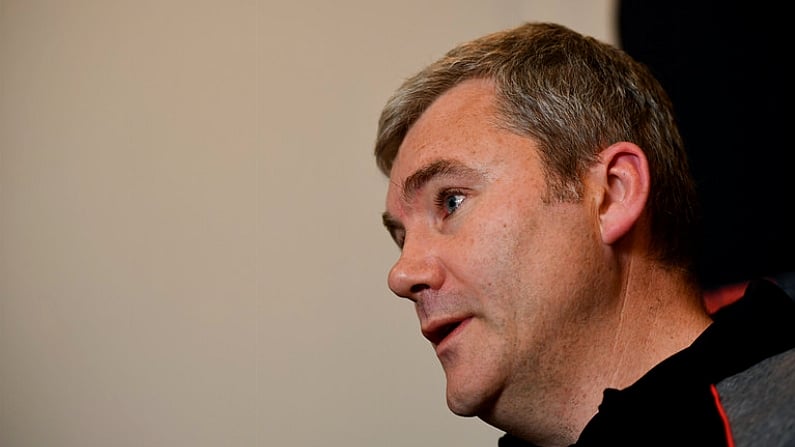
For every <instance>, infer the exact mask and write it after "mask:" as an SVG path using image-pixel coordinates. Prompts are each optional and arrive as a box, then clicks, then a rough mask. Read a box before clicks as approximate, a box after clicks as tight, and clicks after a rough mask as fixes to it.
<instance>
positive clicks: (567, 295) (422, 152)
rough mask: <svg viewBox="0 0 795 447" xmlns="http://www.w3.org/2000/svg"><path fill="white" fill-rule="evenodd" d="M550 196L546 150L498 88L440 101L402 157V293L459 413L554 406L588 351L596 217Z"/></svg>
mask: <svg viewBox="0 0 795 447" xmlns="http://www.w3.org/2000/svg"><path fill="white" fill-rule="evenodd" d="M545 192H546V187H545V179H544V173H543V170H542V166H541V164H540V160H539V158H538V154H537V152H536V148H535V143H534V142H533V140H531V139H529V138H526V137H522V136H519V135H517V134H515V133H512V132H509V131H507V130H505V129H504V128H501V127H500V126H499V125H498V124H497V111H496V104H495V97H494V90H493V87H492V84H491V83H490V82H488V81H485V80H470V81H466V82H464V83H462V84H459V85H458V86H456V87H455V88H453V89H451V90H450V91H448V92H447V93H445V94H444V95H443V96H441V97H440V98H438V99H437V101H435V102H434V103H433V104H432V105H431V107H430V108H429V109H428V110H427V111H426V112H425V113H424V114H423V115H422V116H421V117H420V119H419V120H418V121H417V122H416V123H415V124H414V125H413V127H412V128H411V129H410V131H409V132H408V134H407V135H406V138H405V139H404V141H403V143H402V145H401V147H400V150H399V152H398V155H397V158H396V159H395V161H394V165H393V167H392V171H391V175H390V182H389V189H388V192H387V198H386V209H387V211H386V213H384V222H385V225H386V226H387V228H388V229H389V230H390V232H391V233H392V236H393V238H394V239H395V241H396V242H397V243H398V245H399V246H400V247H401V254H400V258H399V259H398V261H397V262H396V263H395V265H394V267H393V268H392V270H391V271H390V273H389V287H390V289H392V291H394V293H396V294H397V295H399V296H402V297H405V298H408V299H410V300H412V301H413V302H414V304H415V306H416V311H417V315H418V317H419V320H420V325H421V329H422V333H423V335H424V336H425V337H426V338H428V340H429V341H430V342H431V344H432V345H433V347H434V349H435V351H436V355H437V357H438V358H439V360H440V361H441V363H442V367H443V368H444V371H445V375H446V378H447V401H448V406H449V407H450V409H451V410H452V411H453V412H455V413H457V414H460V415H466V416H471V415H478V416H481V417H482V418H484V419H485V420H487V421H488V420H490V419H494V418H498V419H499V418H500V417H501V416H500V413H501V412H506V411H511V410H515V409H516V408H517V405H518V406H522V404H521V403H520V402H518V401H517V400H516V399H517V398H521V399H529V400H530V401H533V402H534V404H535V405H539V406H542V407H543V405H544V401H543V400H544V399H545V398H546V397H548V394H549V393H550V392H551V390H553V389H556V388H557V387H565V386H566V381H567V375H569V374H574V373H573V372H571V371H572V370H573V369H576V368H578V367H579V366H578V364H579V363H580V362H581V359H582V358H584V357H585V354H586V352H585V351H587V348H586V347H585V345H586V344H587V343H584V341H583V340H587V337H588V333H587V329H586V328H585V326H586V325H585V324H583V322H584V321H587V319H588V318H589V317H590V316H591V315H592V314H593V312H594V308H595V305H594V304H593V303H594V298H593V295H598V293H595V291H594V287H595V286H597V285H598V283H599V282H600V280H599V278H600V277H601V275H600V272H599V271H598V270H599V269H598V266H600V265H601V264H600V262H597V260H598V259H599V257H600V256H602V250H603V248H602V246H601V245H600V243H599V238H598V236H597V234H598V228H597V227H598V224H596V223H595V216H596V210H595V207H594V206H592V205H590V204H589V203H587V201H586V202H584V203H581V204H574V203H557V202H555V201H549V202H548V201H545V200H544V199H545ZM592 292H593V293H592ZM545 396H546V397H545Z"/></svg>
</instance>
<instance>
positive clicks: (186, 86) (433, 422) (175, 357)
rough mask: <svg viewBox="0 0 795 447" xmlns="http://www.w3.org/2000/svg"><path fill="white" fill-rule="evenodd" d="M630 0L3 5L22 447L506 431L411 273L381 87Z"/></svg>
mask: <svg viewBox="0 0 795 447" xmlns="http://www.w3.org/2000/svg"><path fill="white" fill-rule="evenodd" d="M611 12H612V11H611V1H609V0H601V1H593V0H569V1H563V2H561V1H556V0H543V1H541V0H536V1H519V0H513V1H507V0H503V1H495V2H483V1H475V0H445V1H434V2H427V1H424V0H407V1H400V2H374V1H372V0H371V1H365V0H342V1H335V2H330V1H321V0H310V1H308V2H278V3H276V2H266V1H262V2H255V1H220V0H219V1H210V0H207V1H153V0H143V1H141V0H139V1H88V0H85V1H69V2H66V1H55V0H53V1H35V0H28V1H25V0H18V1H14V0H0V445H2V446H3V447H23V446H36V447H50V446H52V447H55V446H58V447H71V446H75V447H77V446H80V447H86V446H169V447H173V446H191V447H200V446H321V445H323V446H362V447H364V446H367V447H371V446H416V445H456V446H461V447H466V446H484V445H496V437H497V435H498V433H497V432H496V430H494V429H492V428H490V427H488V426H486V425H485V424H483V423H482V422H480V421H478V420H471V419H462V418H458V417H456V416H454V415H452V414H451V413H449V412H448V410H447V408H446V407H445V404H444V386H443V376H442V371H441V368H440V367H439V365H438V363H437V362H436V360H435V358H434V356H433V353H432V351H431V349H430V348H429V347H428V346H427V343H426V342H424V341H423V339H422V337H421V336H420V334H419V331H418V327H417V326H418V325H417V323H416V319H415V317H414V315H413V310H412V308H411V306H410V305H409V303H408V302H404V301H400V300H398V299H395V298H393V296H392V295H391V294H390V293H389V291H388V290H387V288H386V281H385V275H386V271H387V269H388V268H389V266H390V264H391V262H392V260H393V259H394V258H395V256H396V255H397V250H396V249H395V248H394V247H393V246H392V244H391V242H390V240H389V238H388V237H387V235H386V233H385V232H384V231H383V230H382V229H381V228H380V217H379V216H380V212H381V210H382V206H383V205H382V202H383V193H384V191H385V185H386V180H385V179H383V178H381V177H380V176H379V174H378V172H377V170H376V168H375V166H374V163H373V159H372V156H371V144H372V140H373V137H374V132H375V123H376V119H377V115H378V112H379V110H380V107H381V105H382V104H383V102H384V101H385V100H386V98H387V96H389V95H390V94H391V92H392V90H393V89H394V88H395V87H396V86H397V85H398V84H399V82H400V81H401V80H402V79H403V78H404V77H405V76H407V75H409V74H410V73H412V72H414V71H415V70H417V69H419V68H420V67H421V66H422V65H423V64H425V63H427V62H429V61H430V60H432V59H433V58H435V57H437V56H439V55H441V53H442V52H443V51H445V50H447V49H448V48H449V47H450V46H452V45H453V44H455V43H457V42H459V41H462V40H465V39H469V38H472V37H475V36H477V35H480V34H483V33H485V32H489V31H494V30H497V29H499V28H504V27H507V26H513V25H516V24H518V23H519V22H520V21H522V20H526V19H527V20H534V19H540V20H557V21H561V22H563V23H565V24H568V25H570V26H572V27H574V28H577V29H580V30H582V31H585V32H587V33H590V34H593V35H596V36H597V37H600V38H603V39H608V40H610V39H612V38H613V36H612V34H611V32H610V30H611V26H612V22H611V16H610V15H611Z"/></svg>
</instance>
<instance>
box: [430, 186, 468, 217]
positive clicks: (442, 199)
mask: <svg viewBox="0 0 795 447" xmlns="http://www.w3.org/2000/svg"><path fill="white" fill-rule="evenodd" d="M451 196H464V198H466V194H465V193H464V192H463V191H461V190H460V189H454V188H453V189H443V190H441V191H439V192H438V193H437V194H436V199H435V200H434V203H435V204H436V207H437V208H441V209H443V210H444V212H445V214H447V215H452V214H453V213H455V212H456V211H457V210H458V208H459V207H460V206H461V203H462V202H463V201H464V198H462V199H461V201H460V202H458V204H457V206H456V208H455V209H454V210H453V211H447V199H449V198H450V197H451Z"/></svg>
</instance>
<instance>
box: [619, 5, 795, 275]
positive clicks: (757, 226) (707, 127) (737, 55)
mask: <svg viewBox="0 0 795 447" xmlns="http://www.w3.org/2000/svg"><path fill="white" fill-rule="evenodd" d="M785 5H786V3H785V2H778V3H776V4H775V5H774V4H773V3H772V2H753V1H751V2H742V4H740V2H732V1H730V2H694V1H682V0H676V1H662V0H619V1H618V10H617V11H616V12H617V14H618V16H617V18H618V20H617V23H618V28H619V29H618V35H619V43H620V46H622V48H623V49H624V50H625V51H626V52H627V53H629V54H630V55H632V56H633V57H635V58H636V59H637V60H639V61H641V62H643V63H645V64H646V65H648V66H649V67H650V68H651V70H652V71H653V72H654V73H655V75H656V76H657V77H658V78H659V79H660V81H661V82H662V83H663V86H664V87H665V89H666V90H667V91H668V93H669V95H670V96H671V99H672V101H673V103H674V108H675V113H676V116H677V120H678V122H679V125H680V129H681V132H682V136H683V138H684V141H685V145H686V147H687V149H688V153H689V156H690V160H691V168H692V171H693V174H694V176H695V178H696V181H697V183H698V188H699V195H700V197H701V201H702V206H703V213H704V221H703V243H702V244H701V246H700V249H699V253H700V260H699V262H698V271H699V275H700V278H701V281H702V283H703V285H704V286H705V287H707V288H713V287H717V286H719V285H723V284H731V283H736V282H740V281H744V280H746V279H749V278H751V277H755V276H763V275H769V274H773V273H776V272H780V271H785V270H795V219H794V218H793V217H792V214H793V211H795V166H794V165H793V159H795V157H793V144H792V132H791V130H792V129H793V127H795V126H794V125H793V123H792V120H791V115H792V113H791V111H790V107H791V105H792V99H791V98H792V86H793V82H795V76H793V69H792V64H791V62H790V57H791V56H792V54H793V50H792V48H791V42H792V40H793V39H792V35H791V33H792V30H791V29H792V28H793V27H795V23H794V21H793V19H792V15H790V14H788V13H785V11H784V7H785Z"/></svg>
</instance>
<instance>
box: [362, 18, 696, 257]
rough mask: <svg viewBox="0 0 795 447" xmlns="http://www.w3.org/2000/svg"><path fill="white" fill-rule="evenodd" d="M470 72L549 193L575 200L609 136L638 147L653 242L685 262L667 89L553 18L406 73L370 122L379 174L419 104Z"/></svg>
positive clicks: (685, 179)
mask: <svg viewBox="0 0 795 447" xmlns="http://www.w3.org/2000/svg"><path fill="white" fill-rule="evenodd" d="M476 78H480V79H489V80H491V81H493V82H494V85H495V87H496V90H497V92H496V94H497V100H498V107H499V115H500V116H499V119H500V122H501V124H502V125H504V126H505V127H506V128H507V129H510V130H512V131H513V132H516V133H517V134H519V135H523V136H526V137H529V138H532V139H534V140H535V141H536V143H537V144H538V151H539V155H540V157H541V160H542V162H543V167H544V170H545V175H546V181H547V183H548V186H549V188H550V189H549V192H550V197H549V200H563V201H576V200H579V198H580V194H581V180H580V175H581V174H582V173H583V172H584V171H585V170H586V169H587V167H588V166H589V165H590V164H592V163H593V162H594V161H595V160H596V159H597V157H598V154H599V152H600V151H601V150H602V149H604V148H606V147H608V146H609V145H610V144H611V143H614V142H618V141H630V142H633V143H635V144H637V145H638V146H640V147H641V148H642V149H643V151H644V152H645V154H646V157H647V158H648V160H649V170H650V174H651V179H652V180H651V181H652V185H651V191H650V198H649V203H648V206H647V213H648V214H649V219H650V226H651V229H652V231H651V233H652V238H653V240H652V247H653V251H654V253H655V254H656V255H657V256H658V258H659V260H660V261H662V262H663V263H664V264H665V265H669V266H675V267H684V268H689V267H690V266H691V264H692V253H693V251H692V249H693V242H692V238H693V237H694V236H695V234H696V227H695V226H696V221H697V209H698V206H697V201H696V196H695V186H694V184H693V182H692V180H691V177H690V174H689V168H688V165H687V158H686V154H685V151H684V148H683V147H682V141H681V137H680V136H679V133H678V130H677V128H676V126H675V123H674V117H673V112H672V106H671V104H670V102H669V100H668V97H667V95H666V94H665V92H664V91H663V89H662V87H661V86H660V84H659V83H658V82H657V80H656V79H654V77H653V76H652V75H651V74H650V72H649V71H648V70H647V69H646V68H645V67H644V66H642V65H641V64H639V63H637V62H635V61H634V60H632V59H631V58H630V57H628V56H627V55H626V54H624V53H623V52H621V51H619V50H617V49H615V48H613V47H611V46H609V45H606V44H603V43H601V42H598V41H596V40H595V39H592V38H590V37H585V36H582V35H580V34H577V33H575V32H573V31H571V30H569V29H566V28H565V27H562V26H560V25H556V24H546V23H527V24H525V25H523V26H520V27H517V28H514V29H510V30H506V31H502V32H497V33H493V34H490V35H487V36H484V37H482V38H479V39H476V40H473V41H471V42H468V43H464V44H462V45H460V46H458V47H456V48H454V49H453V50H451V51H450V52H448V53H447V54H446V55H445V56H444V57H442V58H441V59H439V60H438V61H436V62H435V63H433V64H431V65H429V66H428V67H426V68H425V69H424V70H422V71H420V72H419V73H417V74H415V75H414V76H412V77H410V78H409V79H407V80H406V81H405V82H404V83H403V85H402V86H401V87H400V88H399V89H398V90H397V92H396V93H395V94H394V95H393V96H392V98H390V100H389V101H388V102H387V104H386V106H385V107H384V110H383V112H382V114H381V118H380V121H379V128H378V135H377V140H376V145H375V155H376V159H377V163H378V166H379V168H380V169H381V171H382V172H383V173H384V174H385V175H387V176H389V174H390V171H391V168H392V163H393V162H394V159H395V156H396V155H397V153H398V150H399V148H400V145H401V143H402V142H403V139H404V137H405V136H406V133H407V132H408V130H409V129H410V128H411V127H412V125H413V124H414V123H415V122H416V120H417V119H418V118H419V117H420V116H421V115H422V114H423V113H424V111H425V110H426V109H427V108H428V107H429V106H430V105H431V104H432V103H433V102H434V101H435V100H436V99H437V98H438V97H439V96H440V95H442V94H443V93H445V92H446V91H448V90H449V89H450V88H452V87H453V86H455V85H457V84H459V83H461V82H463V81H465V80H467V79H476Z"/></svg>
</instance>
